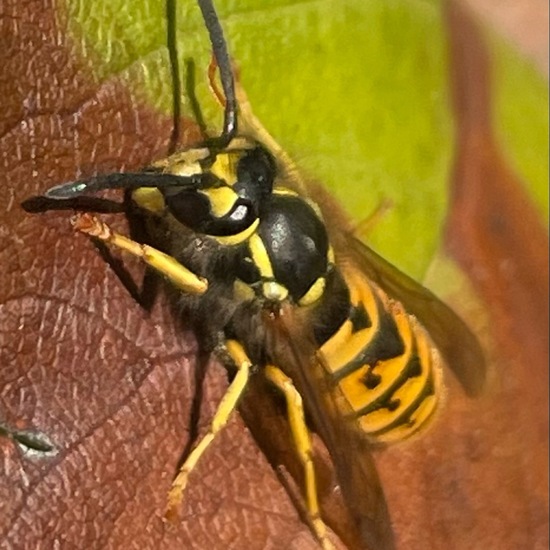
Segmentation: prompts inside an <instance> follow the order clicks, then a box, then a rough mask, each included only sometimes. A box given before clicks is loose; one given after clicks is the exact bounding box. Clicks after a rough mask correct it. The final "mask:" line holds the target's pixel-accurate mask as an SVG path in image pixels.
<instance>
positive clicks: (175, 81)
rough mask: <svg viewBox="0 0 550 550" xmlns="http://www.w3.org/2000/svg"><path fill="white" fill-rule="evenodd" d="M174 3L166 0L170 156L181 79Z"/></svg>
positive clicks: (174, 144)
mask: <svg viewBox="0 0 550 550" xmlns="http://www.w3.org/2000/svg"><path fill="white" fill-rule="evenodd" d="M176 1H177V0H166V47H167V48H168V58H169V59H170V75H171V77H172V119H173V120H172V135H171V136H170V142H169V144H168V154H169V155H171V154H172V153H173V152H174V151H175V150H176V148H177V146H178V141H179V138H180V133H181V127H180V118H181V79H180V71H179V64H178V42H177V37H176V28H177V25H176V23H177V20H176Z"/></svg>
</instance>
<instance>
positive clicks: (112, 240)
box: [72, 214, 208, 294]
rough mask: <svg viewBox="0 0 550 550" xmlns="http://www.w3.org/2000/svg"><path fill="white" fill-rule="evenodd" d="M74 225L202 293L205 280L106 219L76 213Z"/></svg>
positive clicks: (186, 288)
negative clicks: (117, 229) (133, 238)
mask: <svg viewBox="0 0 550 550" xmlns="http://www.w3.org/2000/svg"><path fill="white" fill-rule="evenodd" d="M72 223H73V226H74V228H75V229H77V230H78V231H82V233H85V234H87V235H90V236H91V237H94V238H96V239H99V240H100V241H103V242H105V243H107V244H109V245H111V246H114V247H116V248H120V249H121V250H124V251H126V252H129V253H130V254H132V255H133V256H136V257H137V258H139V259H140V260H142V261H143V262H145V263H146V264H147V265H149V266H151V267H153V268H154V269H156V270H157V271H158V272H159V273H160V274H162V275H164V276H165V277H167V278H168V279H170V281H171V282H172V283H173V284H174V285H175V286H176V287H178V288H180V289H181V290H183V291H184V292H189V293H191V294H204V293H205V292H206V290H207V289H208V282H207V281H206V280H205V279H202V278H201V277H197V275H195V274H194V273H192V272H191V271H189V270H188V269H187V268H186V267H185V266H183V265H182V264H180V263H179V262H178V261H177V260H175V259H174V258H172V257H171V256H168V254H165V253H164V252H161V251H160V250H157V249H156V248H153V247H152V246H149V245H146V244H140V243H138V242H136V241H133V240H132V239H129V238H128V237H125V236H124V235H121V234H120V233H116V232H115V231H113V230H112V229H111V228H110V227H109V226H108V225H107V224H106V223H103V222H102V221H100V220H98V219H97V218H96V217H95V216H92V215H90V214H78V215H76V216H75V217H74V218H73V219H72Z"/></svg>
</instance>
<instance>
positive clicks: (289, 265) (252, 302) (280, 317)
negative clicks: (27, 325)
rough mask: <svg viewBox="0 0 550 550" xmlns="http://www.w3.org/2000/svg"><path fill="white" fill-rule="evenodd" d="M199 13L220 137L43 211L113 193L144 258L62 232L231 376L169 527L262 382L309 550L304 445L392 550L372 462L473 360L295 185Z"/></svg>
mask: <svg viewBox="0 0 550 550" xmlns="http://www.w3.org/2000/svg"><path fill="white" fill-rule="evenodd" d="M197 1H198V5H199V7H200V9H201V12H202V15H203V20H204V24H205V26H206V29H207V30H208V33H209V35H210V41H211V46H212V50H213V58H214V61H215V65H216V66H217V69H218V71H219V80H220V82H221V87H222V91H223V93H221V92H217V93H218V95H219V97H220V101H221V103H222V104H223V109H224V121H223V128H222V130H221V133H220V134H219V136H217V137H215V138H211V139H208V140H206V142H204V143H201V144H199V145H196V146H194V147H191V148H188V149H186V150H184V151H180V152H177V153H174V154H172V155H170V156H169V157H168V158H166V159H163V160H161V161H158V162H155V163H153V164H152V165H151V166H149V167H148V168H146V169H145V170H143V171H142V172H136V173H129V172H122V173H114V174H107V175H100V176H95V177H92V178H90V179H86V180H79V181H73V182H68V183H63V184H61V185H57V186H55V187H52V188H50V189H49V190H48V191H46V193H45V197H46V199H47V200H48V201H49V203H50V206H51V208H56V207H57V206H56V204H57V205H59V206H58V207H59V208H65V207H66V206H63V205H64V204H65V205H66V204H67V203H68V202H69V203H74V202H75V201H78V199H80V198H85V197H90V196H91V195H92V196H93V195H95V194H97V193H99V192H101V191H104V190H113V189H118V190H124V192H125V198H126V200H127V201H128V203H129V204H130V208H131V211H132V212H133V214H134V215H135V216H136V217H137V218H138V219H139V220H140V224H141V226H142V229H143V230H144V233H145V234H146V235H147V239H146V240H147V242H138V241H136V240H135V239H133V238H130V237H127V236H125V235H122V234H120V233H117V232H115V231H113V230H112V229H111V228H110V227H109V226H108V225H107V224H105V223H103V222H102V221H101V220H100V219H98V218H97V217H95V216H93V215H92V214H91V213H89V212H85V213H81V214H78V215H76V216H75V217H74V218H73V224H74V226H75V228H76V229H77V230H78V231H80V232H83V233H85V234H87V235H89V236H91V237H92V238H93V239H95V240H96V241H99V242H102V243H106V244H107V245H108V246H109V247H110V249H111V250H121V251H125V252H127V253H129V254H131V255H133V256H135V257H137V258H139V259H140V260H142V261H143V262H144V263H145V265H146V266H147V267H148V268H151V269H152V270H154V271H155V272H156V273H157V274H159V275H160V276H161V278H163V279H164V280H165V282H166V285H165V286H166V288H167V291H168V292H169V293H170V294H171V297H172V299H173V303H174V304H175V311H177V314H178V315H179V316H181V317H182V318H185V319H191V321H192V323H193V324H194V325H195V326H196V327H197V328H198V331H197V333H198V336H199V338H200V340H201V343H202V345H203V346H205V347H206V348H207V349H208V350H210V351H212V352H214V353H216V354H217V355H218V356H219V357H220V358H221V359H222V361H223V362H224V363H225V364H226V366H227V368H228V371H229V374H230V384H229V387H228V390H227V392H226V394H225V396H224V397H223V399H222V401H221V403H220V404H219V407H218V409H217V412H216V413H215V415H214V418H213V420H212V422H211V425H210V428H209V430H208V432H207V433H206V435H205V436H204V437H203V438H202V439H201V440H200V441H199V442H198V444H197V445H196V446H195V447H194V449H193V450H192V451H191V452H190V454H189V455H188V456H187V458H186V460H185V461H184V463H183V465H182V466H181V468H180V469H179V471H178V473H177V475H176V477H175V479H174V481H173V484H172V488H171V490H170V492H169V495H168V508H167V514H168V515H174V514H175V513H176V511H177V508H178V505H179V503H180V502H181V500H182V498H183V493H184V490H185V487H186V485H187V483H188V480H189V477H190V475H191V473H192V472H193V470H194V468H195V466H196V465H197V463H198V462H199V460H200V458H201V456H202V455H203V454H204V452H205V451H206V450H207V449H208V447H209V446H210V445H211V443H212V442H213V441H214V440H215V438H216V435H217V434H218V433H219V432H220V430H222V429H223V427H224V426H225V424H226V423H227V421H228V419H229V418H230V416H231V414H232V413H233V412H234V410H235V409H236V408H237V407H238V405H239V403H240V401H241V399H242V398H243V396H244V395H245V394H246V392H247V389H249V388H250V387H251V386H252V385H253V384H254V383H255V381H256V380H258V379H261V380H262V381H263V382H265V383H267V384H268V385H270V386H271V387H272V388H273V389H274V390H275V391H277V392H279V394H280V395H281V397H282V398H283V399H284V401H285V403H286V410H287V416H288V423H289V427H290V432H291V435H292V438H293V442H294V447H295V449H296V452H297V455H298V459H299V461H300V464H301V467H302V469H303V484H304V487H303V493H304V495H303V497H304V502H305V509H306V519H307V521H308V523H309V525H310V527H311V529H312V531H313V533H314V535H315V536H316V537H317V539H318V541H319V543H320V545H321V546H322V547H323V548H324V549H329V548H332V547H333V546H332V542H331V540H330V538H329V535H328V529H327V526H326V523H325V520H324V518H323V511H322V510H321V506H320V504H319V498H318V481H317V476H316V471H315V465H314V461H313V450H312V444H311V437H310V429H313V430H314V431H315V432H317V433H318V434H319V435H320V437H321V438H322V440H323V442H324V443H325V445H326V447H327V449H328V451H329V453H330V455H331V458H332V461H333V463H334V466H335V470H336V472H337V474H338V479H339V483H340V486H341V490H342V494H343V496H344V499H345V501H346V503H347V504H348V505H349V508H350V511H351V515H352V517H353V521H354V524H355V527H356V529H357V532H358V533H359V534H360V539H361V541H362V544H363V545H364V546H366V547H368V548H391V547H392V545H393V542H392V534H391V529H390V528H389V526H388V519H387V509H386V505H385V502H384V497H383V491H382V489H381V487H380V482H379V480H378V476H377V473H376V470H375V468H374V465H373V462H372V460H371V458H370V450H371V449H372V448H374V447H375V446H378V445H384V444H389V443H393V442H398V441H402V440H405V439H408V438H410V437H412V436H414V435H415V434H418V433H420V432H422V431H423V430H425V429H426V427H427V426H429V424H430V422H431V421H432V419H433V418H434V416H435V413H436V411H437V409H438V407H439V406H440V404H441V401H442V398H443V395H444V380H443V374H444V367H445V366H448V367H449V369H450V370H451V371H452V372H453V373H454V374H455V375H456V377H457V378H458V379H459V380H460V382H461V384H462V386H463V387H464V389H465V391H466V392H468V393H469V394H472V395H473V394H476V393H477V392H479V391H480V389H481V387H482V385H483V381H484V359H483V354H482V351H481V348H480V346H479V343H478V341H477V339H476V338H475V336H474V335H473V334H472V333H471V332H470V330H469V329H468V327H467V326H466V325H465V324H464V322H463V321H462V320H461V319H460V318H459V317H458V316H457V315H456V314H455V313H454V312H453V311H452V310H451V309H450V308H449V307H448V306H447V305H445V304H444V303H443V302H442V301H440V300H439V299H438V298H437V297H436V296H435V295H434V294H433V293H431V292H430V291H429V290H427V289H426V288H424V287H422V286H421V285H420V284H418V283H417V282H415V281H414V280H413V279H411V278H409V277H408V276H406V275H405V274H403V273H401V272H400V271H399V270H398V269H396V268H395V267H393V266H392V265H391V264H389V263H388V262H386V261H385V260H384V259H383V258H381V257H380V256H378V255H377V254H376V253H375V252H374V251H373V250H371V249H369V248H368V247H367V246H365V245H364V244H363V243H362V242H360V241H359V240H358V238H356V236H355V234H354V229H353V227H352V225H351V224H350V223H349V222H348V221H347V219H346V216H345V214H344V213H343V212H342V211H341V209H340V208H339V206H338V205H337V204H336V203H335V201H334V199H332V198H331V197H330V195H329V194H328V193H327V192H326V191H324V189H323V188H322V187H321V186H318V185H315V184H312V183H310V182H308V181H306V180H305V179H304V178H303V177H302V176H301V174H300V172H299V170H298V169H297V168H296V166H295V165H294V163H293V162H292V160H291V159H290V158H289V157H288V155H287V154H286V153H285V152H284V151H283V150H282V149H281V148H280V147H279V146H278V144H277V143H276V142H275V141H274V140H273V138H272V137H271V136H270V135H269V133H268V132H267V131H266V130H265V129H264V128H263V127H262V125H261V123H260V122H259V121H258V120H257V119H256V117H255V116H254V115H253V113H252V110H251V108H250V104H249V102H248V100H247V98H246V95H245V93H244V91H243V90H242V88H240V86H238V85H237V84H236V79H235V76H234V71H233V66H232V63H231V59H230V55H229V53H228V48H227V43H226V40H225V37H224V33H223V29H222V26H221V23H220V21H219V18H218V16H217V14H216V11H215V8H214V6H213V4H212V1H211V0H197ZM213 85H214V84H213ZM71 201H72V202H71ZM77 209H78V208H77ZM81 209H82V208H81ZM259 406H261V404H259Z"/></svg>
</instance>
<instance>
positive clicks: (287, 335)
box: [273, 308, 394, 550]
mask: <svg viewBox="0 0 550 550" xmlns="http://www.w3.org/2000/svg"><path fill="white" fill-rule="evenodd" d="M295 313H296V310H295V309H292V308H289V309H288V310H285V311H284V314H283V315H281V316H280V317H278V318H277V319H276V320H275V322H274V323H273V325H274V326H273V334H274V335H275V339H276V341H277V344H278V345H277V346H276V347H277V348H278V350H277V352H276V353H275V355H276V356H277V358H278V361H279V363H280V364H279V365H278V366H279V367H280V368H281V369H283V370H284V371H285V373H286V374H287V375H288V376H290V377H291V378H292V380H293V381H294V384H295V385H296V387H297V389H298V390H299V392H300V394H301V395H302V398H303V400H304V405H305V408H306V412H307V413H308V415H309V417H310V418H311V421H312V424H313V426H314V428H315V431H316V432H317V433H318V434H319V435H320V436H321V438H322V439H323V442H324V443H325V445H326V447H327V449H328V450H329V453H330V455H331V458H332V462H333V464H334V467H335V469H336V474H337V477H338V482H339V485H340V489H341V491H342V494H343V497H344V500H345V502H346V505H347V507H348V509H349V512H350V514H351V516H352V519H353V522H354V524H355V528H356V530H357V532H358V534H359V538H360V540H361V543H360V544H361V548H364V549H368V550H391V549H393V548H394V539H393V533H392V530H391V522H390V518H389V512H388V508H387V504H386V500H385V497H384V493H383V490H382V487H381V483H380V479H379V477H378V473H377V471H376V466H375V464H374V461H373V458H372V456H371V454H370V452H369V444H368V442H367V441H366V440H365V439H364V438H363V437H362V434H361V432H360V431H359V430H358V429H357V426H356V425H355V424H354V422H353V421H351V420H349V419H347V418H346V417H345V416H344V414H343V411H342V410H341V406H340V407H339V406H337V404H336V402H335V400H334V396H335V392H337V391H338V388H337V386H335V385H334V383H333V382H331V381H330V380H329V377H328V370H327V369H326V368H325V367H324V366H323V358H322V356H321V355H320V354H319V352H318V351H317V349H318V348H317V346H316V344H315V343H314V339H313V334H312V332H311V329H310V328H309V327H308V323H307V321H306V322H305V323H304V322H302V321H301V320H300V319H297V318H296V316H295Z"/></svg>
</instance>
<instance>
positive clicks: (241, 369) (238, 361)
mask: <svg viewBox="0 0 550 550" xmlns="http://www.w3.org/2000/svg"><path fill="white" fill-rule="evenodd" d="M225 346H226V349H227V351H228V352H229V355H230V356H231V358H232V359H233V361H234V362H235V365H236V367H237V375H236V376H235V378H234V379H233V382H231V385H230V386H229V388H228V389H227V392H226V394H225V395H224V396H223V399H222V400H221V402H220V404H219V406H218V410H217V411H216V414H215V415H214V418H213V419H212V424H211V425H210V428H209V430H208V432H207V433H206V435H205V436H204V437H203V438H202V439H201V440H200V441H199V443H198V445H197V446H196V447H195V448H194V449H193V450H192V451H191V453H190V454H189V456H188V457H187V459H186V461H185V462H184V463H183V465H182V467H181V468H180V471H179V472H178V475H177V476H176V479H174V481H173V483H172V487H171V488H170V491H169V492H168V505H167V507H166V514H165V516H166V517H167V518H168V519H172V518H174V517H175V515H176V513H177V508H178V506H179V504H180V503H181V501H182V499H183V493H184V491H185V487H186V485H187V480H188V478H189V474H190V473H191V472H192V470H193V469H194V468H195V466H196V465H197V462H198V461H199V459H200V457H201V456H202V455H203V453H204V451H206V449H207V448H208V447H209V446H210V444H211V443H212V441H214V438H215V437H216V435H217V434H218V432H219V431H220V430H221V429H222V428H223V427H224V426H225V425H226V424H227V421H228V420H229V417H230V416H231V413H232V412H233V411H234V410H235V408H236V406H237V403H238V402H239V398H240V397H241V395H242V394H243V391H244V389H245V388H246V384H247V382H248V377H249V375H250V368H251V367H252V364H251V363H250V360H249V359H248V357H247V355H246V353H245V351H244V349H243V347H242V346H241V344H239V343H238V342H237V341H236V340H228V341H227V342H226V343H225Z"/></svg>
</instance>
